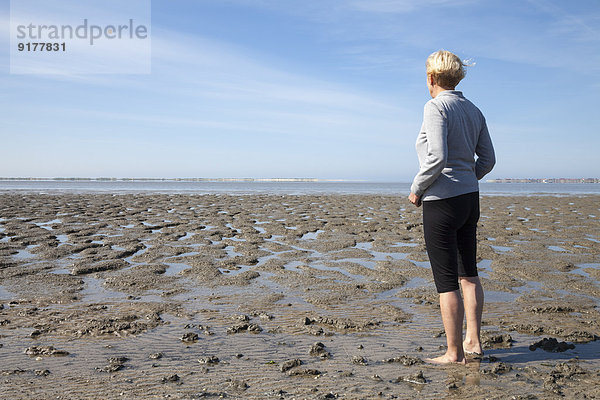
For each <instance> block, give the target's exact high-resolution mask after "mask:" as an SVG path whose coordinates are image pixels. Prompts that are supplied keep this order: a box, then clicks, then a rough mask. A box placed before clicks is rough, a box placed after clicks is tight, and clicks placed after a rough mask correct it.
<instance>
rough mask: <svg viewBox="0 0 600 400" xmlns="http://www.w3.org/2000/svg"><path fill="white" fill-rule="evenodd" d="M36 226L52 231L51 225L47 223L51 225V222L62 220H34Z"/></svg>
mask: <svg viewBox="0 0 600 400" xmlns="http://www.w3.org/2000/svg"><path fill="white" fill-rule="evenodd" d="M35 224H36V225H37V226H39V227H40V228H44V229H46V230H49V231H52V230H54V229H52V227H51V226H48V225H52V224H62V221H61V220H60V219H53V220H52V221H48V222H36V223H35Z"/></svg>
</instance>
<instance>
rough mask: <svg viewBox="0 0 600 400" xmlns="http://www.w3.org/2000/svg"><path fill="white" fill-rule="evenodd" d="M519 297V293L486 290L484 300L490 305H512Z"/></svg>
mask: <svg viewBox="0 0 600 400" xmlns="http://www.w3.org/2000/svg"><path fill="white" fill-rule="evenodd" d="M519 296H520V294H519V293H509V292H498V291H495V290H485V289H484V298H485V301H486V302H488V303H512V302H513V301H515V300H516V299H517V298H518V297H519Z"/></svg>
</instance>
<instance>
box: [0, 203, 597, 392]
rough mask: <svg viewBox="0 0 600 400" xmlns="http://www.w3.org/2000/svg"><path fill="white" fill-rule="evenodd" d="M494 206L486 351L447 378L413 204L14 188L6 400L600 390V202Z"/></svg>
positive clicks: (482, 254) (1, 263)
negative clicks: (431, 360) (432, 360)
mask: <svg viewBox="0 0 600 400" xmlns="http://www.w3.org/2000/svg"><path fill="white" fill-rule="evenodd" d="M481 210H482V212H481V213H482V217H481V219H480V223H479V226H480V227H479V270H480V276H481V278H482V282H483V285H484V289H485V291H486V306H485V310H484V317H483V319H484V321H483V331H484V332H483V337H484V339H485V342H484V344H485V349H484V350H485V355H484V357H483V359H481V360H475V361H473V362H471V363H469V365H468V366H467V367H464V366H430V365H426V364H423V362H422V359H424V358H426V357H429V356H435V355H440V354H442V353H443V352H444V345H445V338H444V336H443V327H442V324H441V319H440V317H439V305H438V300H437V295H436V293H435V291H434V287H433V282H432V277H431V272H430V270H429V267H428V263H427V257H426V253H425V248H424V243H423V237H422V236H423V232H422V226H421V210H420V209H415V208H414V207H412V206H411V205H410V204H408V202H407V201H406V200H405V199H404V198H401V197H394V196H379V195H301V196H294V195H241V196H230V195H145V194H123V195H112V194H80V195H76V194H60V195H42V194H1V195H0V382H1V384H0V397H1V398H6V399H21V398H23V399H50V398H52V399H82V398H94V399H95V398H98V399H100V398H102V399H129V398H131V399H139V398H144V399H153V398H172V399H195V398H233V399H236V398H240V399H242V398H244V399H247V398H251V399H327V398H343V399H369V398H382V399H392V398H401V399H402V398H425V399H427V398H432V399H433V398H457V399H459V398H460V399H471V398H472V399H478V398H487V399H506V398H515V399H536V398H537V399H553V398H573V399H576V398H577V399H578V398H592V399H593V398H598V397H600V369H599V368H600V340H597V339H599V335H600V318H599V317H600V313H599V311H598V310H599V309H598V307H599V306H600V285H599V283H598V282H599V281H600V223H599V221H600V197H599V196H581V197H551V196H540V197H535V196H530V197H508V196H507V197H483V198H482V208H481ZM544 339H545V340H544ZM584 396H587V397H584Z"/></svg>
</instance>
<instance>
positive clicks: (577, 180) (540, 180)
mask: <svg viewBox="0 0 600 400" xmlns="http://www.w3.org/2000/svg"><path fill="white" fill-rule="evenodd" d="M1 181H5V182H7V181H37V182H342V183H352V182H357V183H378V182H380V181H370V180H364V179H320V178H114V177H110V178H109V177H107V178H104V177H100V178H86V177H72V178H65V177H54V178H47V177H46V178H44V177H0V182H1ZM398 182H400V183H409V182H401V181H398ZM485 183H509V184H511V183H538V184H539V183H543V184H581V183H596V184H598V183H600V178H500V179H488V180H486V181H485Z"/></svg>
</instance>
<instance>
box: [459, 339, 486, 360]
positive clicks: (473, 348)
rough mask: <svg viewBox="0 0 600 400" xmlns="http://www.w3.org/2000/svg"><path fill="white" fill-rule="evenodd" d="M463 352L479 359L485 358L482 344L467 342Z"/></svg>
mask: <svg viewBox="0 0 600 400" xmlns="http://www.w3.org/2000/svg"><path fill="white" fill-rule="evenodd" d="M463 350H464V352H465V354H466V355H473V356H479V357H481V356H483V349H482V348H481V343H473V342H468V341H466V340H465V341H464V342H463Z"/></svg>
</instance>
